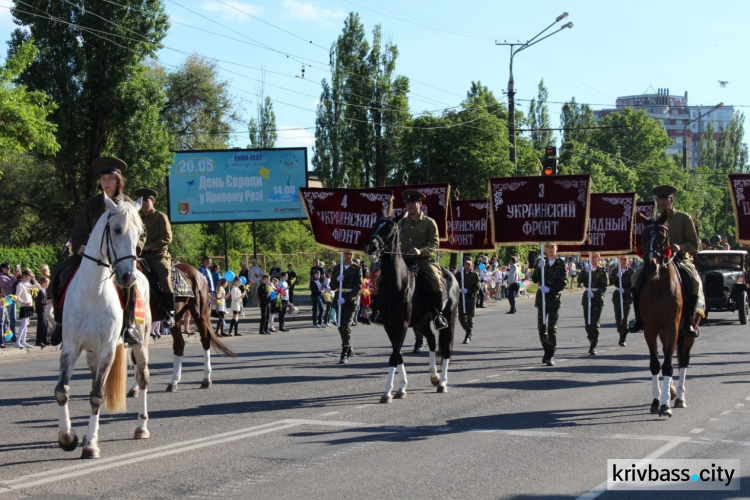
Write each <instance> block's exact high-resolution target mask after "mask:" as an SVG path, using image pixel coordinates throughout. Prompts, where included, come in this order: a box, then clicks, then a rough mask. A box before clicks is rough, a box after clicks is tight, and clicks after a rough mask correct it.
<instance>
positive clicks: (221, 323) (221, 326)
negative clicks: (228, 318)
mask: <svg viewBox="0 0 750 500" xmlns="http://www.w3.org/2000/svg"><path fill="white" fill-rule="evenodd" d="M214 330H216V333H218V334H219V335H220V336H222V337H226V336H227V334H226V333H224V321H223V320H222V319H221V318H219V319H218V321H216V328H214Z"/></svg>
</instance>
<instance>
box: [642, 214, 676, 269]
mask: <svg viewBox="0 0 750 500" xmlns="http://www.w3.org/2000/svg"><path fill="white" fill-rule="evenodd" d="M646 230H651V234H650V235H649V239H648V247H649V248H648V250H649V252H651V253H654V254H656V255H658V256H659V261H660V262H661V264H660V265H661V266H665V267H666V266H667V265H669V263H670V262H671V261H672V259H674V255H671V256H669V257H668V258H667V259H666V260H664V258H665V253H666V252H665V251H663V250H660V249H657V248H654V243H656V230H663V231H664V232H665V234H666V237H665V246H664V248H665V249H666V248H669V246H670V244H669V228H668V227H667V226H665V225H663V224H654V225H651V226H646V228H645V229H644V232H645V231H646ZM644 254H645V252H644ZM644 256H645V255H644Z"/></svg>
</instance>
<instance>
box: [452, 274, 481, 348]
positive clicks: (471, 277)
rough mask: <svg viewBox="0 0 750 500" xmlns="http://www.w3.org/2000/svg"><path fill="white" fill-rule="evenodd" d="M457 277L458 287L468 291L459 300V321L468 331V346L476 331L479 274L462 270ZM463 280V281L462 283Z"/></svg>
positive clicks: (466, 340) (465, 341) (466, 342)
mask: <svg viewBox="0 0 750 500" xmlns="http://www.w3.org/2000/svg"><path fill="white" fill-rule="evenodd" d="M462 275H463V278H462ZM455 276H456V281H458V285H459V286H461V287H463V288H465V289H466V293H463V294H462V295H463V296H462V297H461V298H460V299H459V300H458V321H459V322H460V323H461V326H462V327H463V329H464V330H465V331H466V338H465V339H464V344H468V343H469V342H471V333H472V331H473V330H474V311H475V308H476V305H477V294H478V293H479V274H477V272H476V271H474V269H471V270H470V271H466V269H461V270H460V271H459V272H457V273H456V274H455ZM462 279H463V281H461V280H462ZM464 307H465V309H464Z"/></svg>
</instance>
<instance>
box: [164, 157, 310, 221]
mask: <svg viewBox="0 0 750 500" xmlns="http://www.w3.org/2000/svg"><path fill="white" fill-rule="evenodd" d="M306 186H307V148H279V149H244V150H243V149H231V150H221V151H178V152H177V153H175V156H174V161H173V163H172V166H171V167H170V169H169V177H168V178H167V196H168V199H169V201H168V207H169V220H170V222H171V223H172V224H187V223H196V222H238V221H256V220H290V219H300V218H302V216H303V212H302V204H301V202H300V199H299V192H298V190H299V188H301V187H306Z"/></svg>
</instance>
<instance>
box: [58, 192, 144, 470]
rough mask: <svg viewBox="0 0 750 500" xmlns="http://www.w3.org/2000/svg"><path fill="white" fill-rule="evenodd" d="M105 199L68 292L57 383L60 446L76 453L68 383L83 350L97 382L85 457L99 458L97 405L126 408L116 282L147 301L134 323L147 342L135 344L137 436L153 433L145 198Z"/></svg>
mask: <svg viewBox="0 0 750 500" xmlns="http://www.w3.org/2000/svg"><path fill="white" fill-rule="evenodd" d="M104 203H105V206H106V211H105V212H104V214H102V216H101V217H100V218H99V221H98V222H97V223H96V225H95V226H94V229H93V231H92V232H91V235H90V236H89V240H88V243H87V244H86V250H85V252H84V254H83V257H84V258H83V261H82V262H81V267H80V268H79V269H78V271H77V272H76V274H75V276H74V277H73V279H72V280H71V282H70V285H69V286H68V290H67V292H66V298H65V311H64V314H63V330H62V331H63V347H62V352H61V353H60V379H59V380H58V382H57V387H55V398H56V399H57V404H58V405H60V407H59V430H58V436H57V439H58V444H59V445H60V448H62V449H63V450H65V451H73V450H75V449H76V447H77V446H78V436H76V433H75V431H74V430H73V429H72V428H71V423H70V415H69V413H68V400H69V396H70V385H69V384H70V377H71V375H72V373H73V366H74V365H75V362H76V360H77V359H78V357H79V356H80V354H81V352H82V351H84V350H85V351H86V362H87V363H88V367H89V369H90V370H91V374H92V376H93V381H92V387H91V393H90V398H89V400H90V402H91V416H90V417H89V425H88V429H87V431H86V437H85V438H84V447H83V453H82V455H81V458H99V446H98V441H99V409H100V407H101V406H102V404H104V406H105V408H107V409H108V410H110V411H112V412H123V411H125V406H126V398H125V391H126V387H125V383H126V380H127V360H126V354H125V347H124V345H123V343H122V340H121V338H120V332H121V329H122V320H123V307H122V305H121V302H120V297H119V295H118V291H117V287H116V285H115V282H116V283H117V285H120V286H122V287H129V286H131V285H135V286H137V287H138V291H139V292H140V294H141V296H142V297H143V301H144V309H145V323H144V324H141V325H136V326H137V329H138V333H139V335H140V337H141V339H142V340H143V343H142V344H140V345H139V346H136V347H134V348H133V354H134V357H135V360H136V365H137V367H138V373H137V378H138V383H139V385H140V389H141V391H142V392H143V397H142V398H141V399H140V411H139V414H138V419H139V422H138V426H137V428H136V430H135V435H134V438H135V439H147V438H148V437H149V431H148V429H147V428H146V423H147V421H148V413H147V407H146V392H147V387H148V365H147V363H148V338H149V337H148V332H149V331H150V329H151V313H150V311H149V307H148V300H149V295H148V293H149V288H148V281H147V280H146V277H145V276H144V275H143V274H141V272H140V271H138V270H137V269H136V265H135V264H136V255H135V254H136V244H137V243H138V239H139V237H140V235H141V233H142V232H143V224H142V222H141V219H140V217H139V216H138V210H139V209H140V207H141V200H140V199H139V200H138V201H137V202H136V203H135V204H133V203H131V202H128V201H122V202H120V203H119V204H115V203H114V202H113V201H112V200H111V199H109V198H108V197H107V195H106V194H104ZM113 275H114V277H115V279H114V280H113V279H112V276H113Z"/></svg>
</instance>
